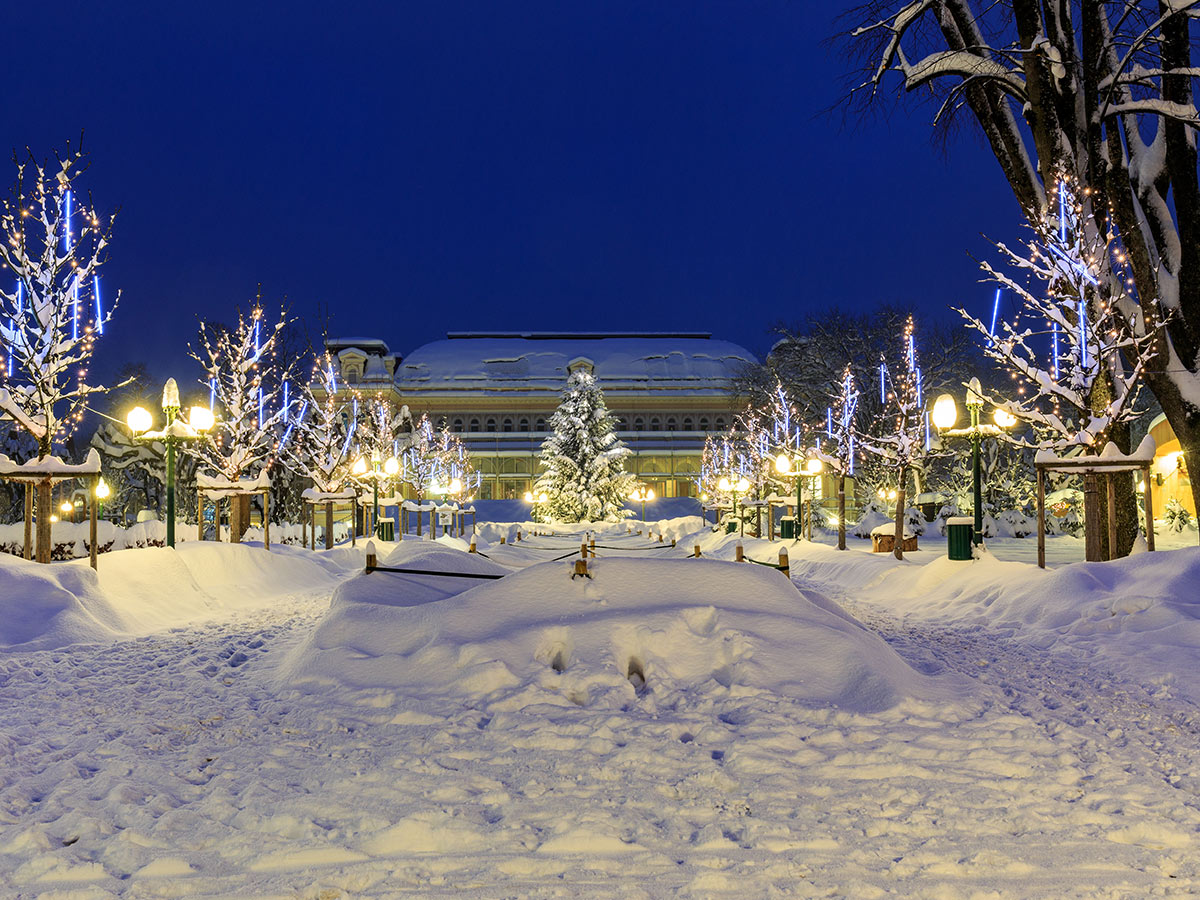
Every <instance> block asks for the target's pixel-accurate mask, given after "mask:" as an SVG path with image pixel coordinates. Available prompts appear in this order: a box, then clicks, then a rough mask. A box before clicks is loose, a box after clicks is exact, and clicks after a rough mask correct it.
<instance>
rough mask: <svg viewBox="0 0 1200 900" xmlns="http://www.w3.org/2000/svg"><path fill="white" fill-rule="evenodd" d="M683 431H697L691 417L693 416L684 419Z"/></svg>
mask: <svg viewBox="0 0 1200 900" xmlns="http://www.w3.org/2000/svg"><path fill="white" fill-rule="evenodd" d="M683 430H684V431H694V430H695V428H694V427H693V425H692V417H691V416H687V417H685V418H684V420H683Z"/></svg>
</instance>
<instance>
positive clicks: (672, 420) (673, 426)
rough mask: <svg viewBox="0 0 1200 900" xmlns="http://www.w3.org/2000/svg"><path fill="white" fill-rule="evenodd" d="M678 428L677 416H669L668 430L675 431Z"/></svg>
mask: <svg viewBox="0 0 1200 900" xmlns="http://www.w3.org/2000/svg"><path fill="white" fill-rule="evenodd" d="M676 428H677V425H676V422H675V417H674V416H668V417H667V431H675V430H676Z"/></svg>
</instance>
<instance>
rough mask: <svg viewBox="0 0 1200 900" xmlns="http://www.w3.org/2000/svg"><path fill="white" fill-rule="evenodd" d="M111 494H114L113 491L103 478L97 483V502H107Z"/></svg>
mask: <svg viewBox="0 0 1200 900" xmlns="http://www.w3.org/2000/svg"><path fill="white" fill-rule="evenodd" d="M111 493H112V491H111V490H109V487H108V482H107V481H105V480H104V479H103V478H101V479H100V480H99V481H98V482H97V483H96V499H97V500H107V499H108V495H109V494H111Z"/></svg>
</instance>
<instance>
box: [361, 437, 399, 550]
mask: <svg viewBox="0 0 1200 900" xmlns="http://www.w3.org/2000/svg"><path fill="white" fill-rule="evenodd" d="M368 470H369V471H368ZM399 471H400V460H398V459H396V458H395V457H394V456H389V457H388V458H387V459H386V460H384V459H383V457H382V454H380V452H379V451H378V450H372V451H371V462H370V464H369V465H368V463H367V458H366V457H365V456H360V457H359V458H358V459H356V460H355V461H354V465H353V466H352V467H351V468H350V472H351V473H352V474H353V475H355V476H357V477H358V478H370V479H371V482H372V500H371V530H372V532H374V534H375V536H376V537H378V538H379V539H380V540H382V539H383V536H382V534H381V532H382V528H381V527H380V524H379V482H380V481H385V480H387V479H388V478H391V477H392V476H393V475H395V474H396V473H397V472H399Z"/></svg>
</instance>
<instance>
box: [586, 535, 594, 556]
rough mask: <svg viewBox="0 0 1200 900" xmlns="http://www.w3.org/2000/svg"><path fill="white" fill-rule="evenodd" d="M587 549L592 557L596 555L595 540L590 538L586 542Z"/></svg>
mask: <svg viewBox="0 0 1200 900" xmlns="http://www.w3.org/2000/svg"><path fill="white" fill-rule="evenodd" d="M588 549H589V550H591V551H592V556H595V555H596V539H595V538H590V539H589V540H588Z"/></svg>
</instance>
